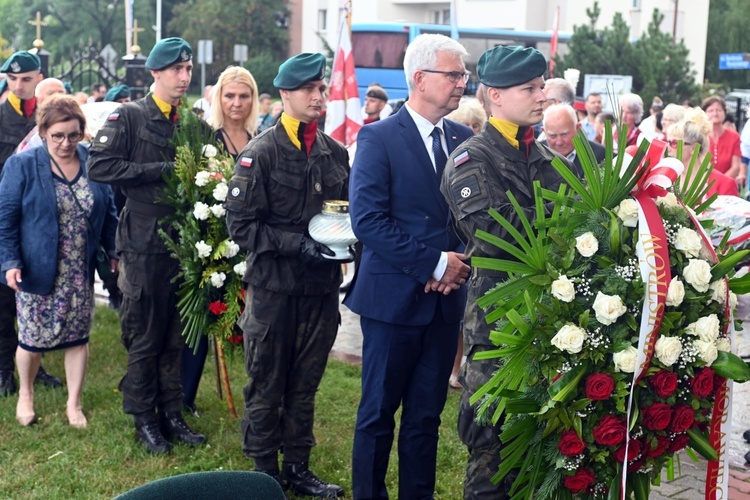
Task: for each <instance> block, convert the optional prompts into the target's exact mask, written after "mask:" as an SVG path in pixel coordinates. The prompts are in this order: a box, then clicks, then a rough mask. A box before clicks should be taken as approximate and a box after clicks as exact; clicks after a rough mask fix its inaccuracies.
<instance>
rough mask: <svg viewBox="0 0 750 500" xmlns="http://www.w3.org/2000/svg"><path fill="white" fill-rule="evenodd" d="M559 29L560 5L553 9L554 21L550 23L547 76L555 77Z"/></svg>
mask: <svg viewBox="0 0 750 500" xmlns="http://www.w3.org/2000/svg"><path fill="white" fill-rule="evenodd" d="M559 28H560V5H558V6H557V7H556V8H555V20H554V21H553V22H552V39H551V40H550V42H549V76H550V78H552V77H554V76H555V61H554V59H555V56H556V55H557V32H558V29H559Z"/></svg>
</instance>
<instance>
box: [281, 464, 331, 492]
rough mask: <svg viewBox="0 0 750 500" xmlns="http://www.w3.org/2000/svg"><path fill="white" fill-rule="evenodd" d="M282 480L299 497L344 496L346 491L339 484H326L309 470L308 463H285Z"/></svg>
mask: <svg viewBox="0 0 750 500" xmlns="http://www.w3.org/2000/svg"><path fill="white" fill-rule="evenodd" d="M281 480H282V481H284V483H286V485H287V487H288V488H290V489H291V490H292V491H294V493H296V494H297V495H306V496H311V497H318V498H336V497H341V496H344V490H343V488H341V486H339V485H337V484H331V483H326V482H325V481H323V480H322V479H320V478H319V477H318V476H316V475H315V474H313V473H312V471H311V470H310V469H308V468H307V463H306V462H284V465H283V467H282V469H281Z"/></svg>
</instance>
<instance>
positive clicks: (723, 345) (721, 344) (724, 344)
mask: <svg viewBox="0 0 750 500" xmlns="http://www.w3.org/2000/svg"><path fill="white" fill-rule="evenodd" d="M716 350H717V351H724V352H732V344H731V342H729V339H727V338H721V339H719V340H717V341H716Z"/></svg>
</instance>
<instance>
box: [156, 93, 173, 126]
mask: <svg viewBox="0 0 750 500" xmlns="http://www.w3.org/2000/svg"><path fill="white" fill-rule="evenodd" d="M151 98H152V99H153V100H154V102H155V103H156V105H157V106H158V107H159V111H161V112H162V113H163V114H164V118H166V119H167V120H169V119H170V115H171V114H172V105H171V104H169V103H168V102H166V101H162V100H161V99H159V98H158V97H156V94H151Z"/></svg>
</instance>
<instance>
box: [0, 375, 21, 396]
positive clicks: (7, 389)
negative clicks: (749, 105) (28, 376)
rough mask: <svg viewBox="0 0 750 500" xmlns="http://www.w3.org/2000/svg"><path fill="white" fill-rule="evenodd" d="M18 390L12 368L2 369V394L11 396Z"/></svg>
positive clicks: (0, 394) (0, 382)
mask: <svg viewBox="0 0 750 500" xmlns="http://www.w3.org/2000/svg"><path fill="white" fill-rule="evenodd" d="M17 391H18V388H17V387H16V379H14V378H13V371H12V370H1V371H0V396H5V397H7V396H10V395H12V394H15V393H16V392H17Z"/></svg>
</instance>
